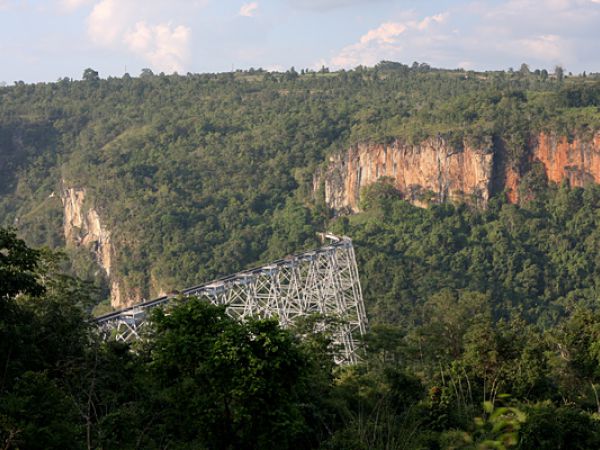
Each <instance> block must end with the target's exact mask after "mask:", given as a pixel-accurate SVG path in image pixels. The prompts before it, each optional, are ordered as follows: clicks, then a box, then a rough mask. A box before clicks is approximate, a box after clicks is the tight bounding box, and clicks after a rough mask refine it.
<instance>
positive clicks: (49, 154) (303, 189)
mask: <svg viewBox="0 0 600 450" xmlns="http://www.w3.org/2000/svg"><path fill="white" fill-rule="evenodd" d="M599 105H600V82H599V81H598V80H597V79H596V78H593V77H570V78H566V79H557V78H555V77H549V76H548V74H547V73H546V72H545V71H541V72H540V71H535V72H530V71H529V70H528V69H527V68H526V67H523V68H522V70H520V71H517V72H486V73H475V72H464V71H443V70H436V69H432V68H430V67H428V66H427V65H424V64H415V65H413V66H412V67H408V66H405V65H402V64H397V63H389V62H387V63H381V64H379V65H378V66H376V67H375V68H370V69H367V68H362V67H359V68H357V69H355V70H351V71H342V72H336V73H327V72H325V71H324V72H322V73H313V72H310V73H300V74H299V73H297V72H296V71H295V70H290V71H288V72H287V73H267V72H262V71H255V70H252V71H248V72H236V73H224V74H202V75H195V74H188V75H186V76H180V75H171V76H166V75H163V74H161V75H153V74H152V73H151V72H150V71H148V70H146V71H144V72H143V73H142V75H141V76H140V77H137V78H133V77H130V76H128V75H125V76H123V77H121V78H108V79H100V78H99V77H98V76H97V74H96V73H95V72H94V71H93V70H87V71H86V73H85V76H84V79H83V80H82V81H72V80H69V79H61V80H59V81H58V82H56V83H39V84H35V85H28V84H24V83H20V82H17V83H15V85H14V86H9V87H2V88H0V155H1V157H2V161H3V163H2V165H1V166H0V223H1V224H3V225H4V226H16V227H17V228H18V229H19V230H20V231H21V232H22V235H23V236H24V237H25V239H26V240H27V242H28V243H30V244H31V245H49V246H51V247H61V246H63V245H64V238H63V236H62V231H61V223H62V213H61V203H60V195H61V190H62V187H63V186H65V187H80V188H86V189H87V191H88V197H87V198H86V202H87V203H88V204H91V205H94V206H95V207H96V209H98V210H99V214H100V217H101V219H102V220H103V222H104V224H105V225H106V226H107V228H108V229H109V230H111V232H112V235H113V242H114V250H115V258H114V259H115V261H114V264H113V266H114V268H113V277H114V278H116V279H120V280H124V281H125V287H124V288H123V290H124V291H127V290H133V289H141V293H142V295H143V296H145V297H149V296H152V295H156V294H157V292H158V291H159V290H164V291H168V290H170V289H173V288H182V287H184V286H188V285H193V284H197V283H198V282H200V281H206V280H210V279H212V278H215V277H216V276H221V275H224V274H227V273H231V272H233V271H236V270H239V269H241V268H243V267H246V266H248V265H249V264H254V263H256V261H259V260H262V261H265V260H268V259H269V258H273V257H280V256H282V255H285V254H287V253H289V252H290V251H293V250H297V249H299V248H301V247H305V246H311V245H314V244H315V242H314V231H315V230H320V229H322V228H323V227H324V223H325V221H326V220H327V219H328V212H327V211H326V210H325V209H323V208H322V207H319V206H318V205H317V206H315V205H314V202H313V201H312V195H311V191H312V185H311V181H312V175H313V173H314V171H315V169H316V167H317V166H318V165H320V164H322V163H323V162H324V161H326V159H327V158H326V157H327V155H328V154H330V153H331V152H334V151H337V150H340V149H342V148H344V147H346V146H347V145H348V144H350V143H355V142H359V141H376V142H382V141H387V140H391V139H395V138H400V139H405V140H408V141H412V142H419V141H420V140H421V139H423V138H425V137H427V136H436V135H443V136H445V137H447V138H448V139H451V140H453V141H454V142H457V143H460V142H462V141H463V140H464V139H467V140H474V141H476V142H478V143H480V144H482V145H490V146H492V145H494V143H495V142H496V141H497V140H498V139H502V140H503V141H504V142H505V144H506V146H507V148H509V150H510V154H511V155H512V156H511V158H512V161H513V163H514V164H515V165H519V164H520V163H522V161H521V159H522V156H523V154H524V151H525V147H526V145H527V140H528V136H529V134H530V133H533V132H535V131H538V130H541V129H545V130H553V131H556V132H559V133H561V134H563V133H566V134H569V135H572V134H575V133H577V134H579V135H582V136H585V135H589V134H590V132H591V131H592V130H595V129H598V128H599V127H600V114H599V113H598V106H599ZM52 193H55V195H54V196H52ZM317 203H318V202H317ZM69 256H70V258H71V260H72V261H74V266H75V269H76V273H77V274H78V275H80V276H82V277H84V278H86V279H95V280H96V284H97V285H98V286H101V287H103V288H104V290H103V292H102V293H101V296H102V297H104V298H106V295H107V286H106V283H105V281H103V280H102V274H101V273H100V272H99V271H98V270H97V267H96V265H95V264H94V263H93V261H91V260H90V257H89V253H88V252H87V251H83V252H81V251H77V249H73V248H71V249H69Z"/></svg>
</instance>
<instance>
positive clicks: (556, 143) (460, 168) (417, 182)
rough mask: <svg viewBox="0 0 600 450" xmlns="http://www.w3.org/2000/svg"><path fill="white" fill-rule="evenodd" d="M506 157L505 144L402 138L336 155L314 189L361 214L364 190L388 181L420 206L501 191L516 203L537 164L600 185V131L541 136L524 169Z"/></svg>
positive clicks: (475, 200) (575, 182)
mask: <svg viewBox="0 0 600 450" xmlns="http://www.w3.org/2000/svg"><path fill="white" fill-rule="evenodd" d="M504 153H506V149H505V148H504V147H503V145H502V143H497V144H496V145H495V146H494V147H492V146H491V145H490V146H486V147H473V146H470V145H468V144H467V143H463V144H462V145H452V144H450V143H449V142H448V141H446V140H444V139H441V138H435V139H434V138H430V139H427V140H425V141H423V142H422V143H421V144H419V145H408V144H405V143H403V142H402V141H400V140H397V141H395V142H393V143H391V144H389V145H383V144H359V145H355V146H352V147H351V148H349V149H348V150H347V151H345V152H343V153H340V154H337V155H335V156H333V157H331V158H330V161H329V165H328V166H327V168H326V169H325V170H323V171H321V172H319V173H317V175H316V176H315V178H314V186H313V187H314V190H315V191H317V190H319V189H320V188H321V186H322V187H323V188H324V195H325V201H326V203H327V204H328V205H329V206H330V207H331V208H333V209H334V210H336V211H338V212H343V211H349V212H357V211H358V210H359V200H360V193H361V189H362V188H364V187H365V186H368V185H370V184H372V183H374V182H375V181H377V180H379V179H381V178H383V177H388V178H389V179H391V180H392V182H393V184H394V186H395V187H396V188H397V189H398V190H399V191H400V192H401V193H402V194H403V195H404V197H405V199H406V200H408V201H410V202H411V203H413V204H416V205H424V204H426V203H430V202H443V201H448V200H450V201H466V202H468V203H472V204H475V205H477V206H482V207H485V205H486V204H487V202H488V200H489V198H490V197H491V196H492V195H493V194H494V193H496V192H502V191H504V192H506V195H507V198H508V200H509V201H511V202H517V201H518V200H519V186H520V184H521V181H522V178H523V176H524V175H525V174H526V172H527V170H528V169H527V168H529V167H533V165H534V163H539V164H541V165H542V167H543V168H544V170H545V173H546V176H547V178H548V180H549V181H552V182H557V183H558V182H561V181H563V180H568V181H569V182H570V184H571V185H572V186H584V185H585V184H586V183H590V182H592V183H600V133H597V134H595V135H594V136H593V137H592V138H587V139H583V138H579V137H578V138H575V139H572V140H569V139H568V138H567V137H566V136H556V135H552V134H546V133H540V134H539V135H537V136H535V137H533V138H532V140H531V142H530V145H529V147H528V150H527V154H526V155H525V161H526V164H525V166H526V167H525V168H522V167H521V168H519V167H515V164H511V163H510V161H508V160H509V159H510V158H509V156H508V155H506V154H504ZM507 161H508V162H507Z"/></svg>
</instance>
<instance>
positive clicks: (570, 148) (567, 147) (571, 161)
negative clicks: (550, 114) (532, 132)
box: [532, 133, 600, 186]
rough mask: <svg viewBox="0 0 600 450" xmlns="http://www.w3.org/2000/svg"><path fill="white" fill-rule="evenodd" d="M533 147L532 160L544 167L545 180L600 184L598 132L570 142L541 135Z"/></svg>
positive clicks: (599, 136) (572, 184) (599, 137)
mask: <svg viewBox="0 0 600 450" xmlns="http://www.w3.org/2000/svg"><path fill="white" fill-rule="evenodd" d="M533 144H534V145H533V150H532V158H533V161H538V162H541V163H542V164H543V165H544V167H545V169H546V175H547V177H548V180H550V181H554V182H555V183H560V182H561V181H563V180H568V181H569V183H570V184H571V186H584V185H585V184H586V183H600V133H596V134H595V135H594V137H593V138H592V139H587V140H583V139H581V138H577V137H576V138H575V139H573V140H572V141H571V142H569V140H568V139H567V137H565V136H555V135H548V134H545V133H541V134H540V135H539V136H538V137H537V138H536V139H535V141H534V143H533Z"/></svg>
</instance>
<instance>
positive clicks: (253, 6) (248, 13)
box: [239, 2, 258, 17]
mask: <svg viewBox="0 0 600 450" xmlns="http://www.w3.org/2000/svg"><path fill="white" fill-rule="evenodd" d="M257 10H258V2H251V3H244V4H243V5H242V7H241V8H240V12H239V14H240V16H244V17H254V16H255V15H256V11H257Z"/></svg>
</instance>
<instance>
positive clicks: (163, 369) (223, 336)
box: [149, 300, 310, 449]
mask: <svg viewBox="0 0 600 450" xmlns="http://www.w3.org/2000/svg"><path fill="white" fill-rule="evenodd" d="M153 320H154V331H153V337H152V344H151V345H152V349H151V352H150V361H149V365H150V367H151V369H152V373H153V374H154V376H155V377H156V380H157V383H158V386H159V387H160V389H161V390H162V392H161V393H160V394H159V396H160V398H161V399H163V400H164V401H166V402H167V404H168V408H167V410H166V412H165V413H164V423H165V426H166V427H167V428H168V429H169V430H170V431H169V433H170V435H171V436H174V437H177V438H178V439H180V442H188V443H190V444H191V443H194V445H199V446H207V447H208V448H216V449H229V448H247V449H253V448H254V449H268V448H303V447H304V446H305V445H306V444H305V442H306V441H310V435H307V434H306V433H307V432H308V431H309V430H308V429H307V427H306V423H305V420H304V419H303V417H302V414H301V409H300V408H299V404H300V401H301V399H302V398H304V397H305V396H306V394H308V393H303V392H302V391H301V389H299V388H300V387H301V385H300V384H299V380H300V378H301V377H302V373H303V367H305V364H306V360H305V357H304V356H303V354H302V352H301V350H300V347H299V346H298V344H297V343H296V342H295V340H294V338H293V337H292V336H291V334H290V333H289V332H287V331H284V330H281V329H280V328H279V326H278V325H277V323H276V322H273V321H250V322H248V323H241V322H237V321H235V320H234V319H232V318H230V317H229V316H227V315H226V314H225V309H224V308H223V307H217V306H213V305H211V304H209V303H207V302H203V301H200V300H192V301H188V302H186V303H183V304H179V305H178V306H177V307H175V308H173V309H172V310H170V311H169V313H168V314H165V313H164V312H162V311H158V312H157V313H156V314H155V315H154V318H153ZM306 387H307V388H309V387H308V386H306Z"/></svg>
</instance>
